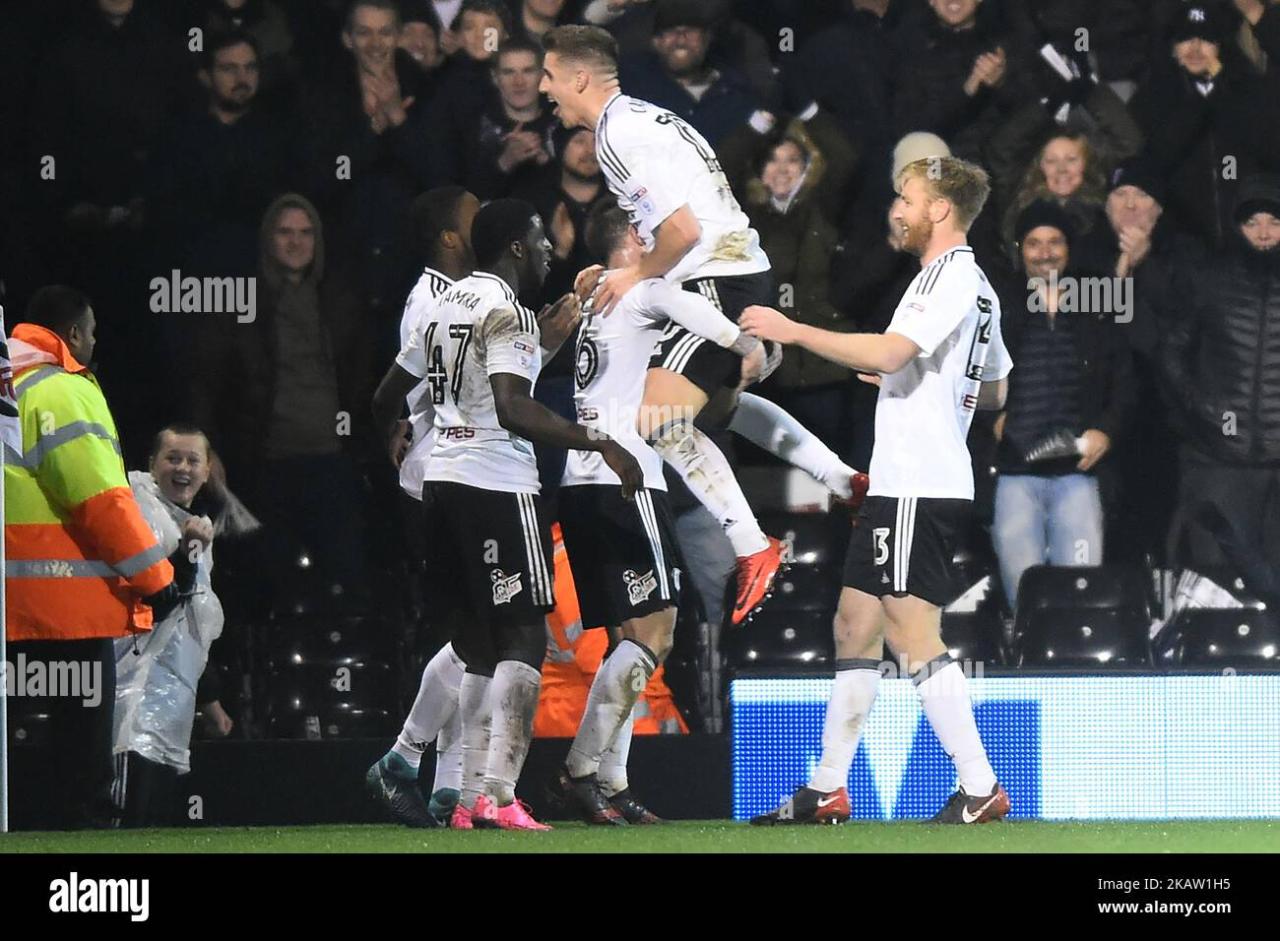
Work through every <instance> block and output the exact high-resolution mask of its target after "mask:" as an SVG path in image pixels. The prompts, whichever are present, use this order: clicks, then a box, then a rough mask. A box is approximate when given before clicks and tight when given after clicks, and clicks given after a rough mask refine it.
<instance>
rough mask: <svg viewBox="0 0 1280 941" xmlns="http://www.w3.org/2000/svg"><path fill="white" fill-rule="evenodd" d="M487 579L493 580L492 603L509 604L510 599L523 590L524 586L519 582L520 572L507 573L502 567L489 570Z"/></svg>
mask: <svg viewBox="0 0 1280 941" xmlns="http://www.w3.org/2000/svg"><path fill="white" fill-rule="evenodd" d="M489 580H490V581H492V582H493V603H494V604H495V605H499V604H510V603H511V599H512V598H514V597H515V596H516V595H518V594H520V592H522V591H523V590H524V586H523V585H521V584H520V573H519V572H516V573H515V574H514V575H507V574H506V573H505V572H503V571H502V569H493V570H492V571H491V572H489Z"/></svg>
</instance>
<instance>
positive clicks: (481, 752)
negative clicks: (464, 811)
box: [458, 673, 493, 807]
mask: <svg viewBox="0 0 1280 941" xmlns="http://www.w3.org/2000/svg"><path fill="white" fill-rule="evenodd" d="M492 685H493V677H491V676H481V675H480V674H478V673H467V674H465V675H464V676H463V677H462V687H461V689H460V690H459V692H458V711H459V712H461V713H462V787H461V788H460V789H459V790H461V791H462V797H461V801H462V804H463V806H465V807H474V806H475V803H476V798H477V797H479V796H480V795H481V794H483V793H484V792H485V791H484V773H485V770H486V768H487V767H488V765H489V733H490V730H491V729H492V725H491V721H492V713H491V711H490V709H489V688H490V687H491V686H492Z"/></svg>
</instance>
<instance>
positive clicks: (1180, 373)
mask: <svg viewBox="0 0 1280 941" xmlns="http://www.w3.org/2000/svg"><path fill="white" fill-rule="evenodd" d="M1242 190H1243V188H1242ZM1270 198H1271V200H1272V201H1273V203H1274V204H1275V205H1276V206H1280V187H1275V188H1274V189H1273V191H1272V193H1271V197H1270ZM1273 211H1276V210H1273ZM1183 285H1184V287H1185V289H1186V292H1187V293H1186V296H1185V297H1184V298H1183V303H1184V308H1183V310H1184V311H1185V314H1184V316H1181V317H1179V318H1177V319H1176V320H1175V321H1174V323H1173V326H1172V328H1171V329H1170V331H1169V333H1168V335H1167V338H1166V341H1165V344H1164V347H1163V349H1162V362H1163V365H1164V370H1165V374H1166V377H1167V379H1168V385H1169V388H1170V389H1171V390H1172V392H1173V394H1174V395H1175V396H1177V398H1178V404H1179V405H1180V406H1181V412H1182V417H1183V419H1184V421H1185V429H1186V430H1185V434H1186V437H1187V438H1188V440H1189V443H1190V444H1191V445H1192V446H1193V447H1196V448H1197V449H1199V450H1201V451H1203V452H1205V453H1206V454H1208V455H1211V456H1212V457H1213V458H1214V459H1216V460H1221V461H1223V462H1227V463H1232V464H1264V463H1275V462H1280V250H1275V249H1273V250H1272V251H1269V252H1265V253H1263V252H1258V251H1256V250H1255V249H1253V248H1252V246H1250V245H1249V244H1248V243H1247V242H1245V241H1244V238H1243V236H1242V235H1241V234H1240V232H1239V229H1238V228H1236V227H1233V229H1232V236H1231V238H1230V239H1229V242H1228V247H1227V249H1226V250H1225V251H1224V252H1222V253H1221V254H1220V255H1218V256H1217V257H1216V258H1214V259H1213V260H1212V261H1211V262H1209V263H1208V264H1206V265H1204V266H1202V267H1201V268H1200V269H1199V270H1198V271H1196V272H1195V276H1194V277H1191V278H1187V279H1185V281H1184V282H1183ZM1233 432H1234V433H1233Z"/></svg>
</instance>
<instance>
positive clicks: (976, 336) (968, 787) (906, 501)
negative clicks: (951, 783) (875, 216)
mask: <svg viewBox="0 0 1280 941" xmlns="http://www.w3.org/2000/svg"><path fill="white" fill-rule="evenodd" d="M896 184H897V187H898V193H899V197H898V200H897V202H896V203H895V208H894V211H893V213H892V215H891V219H892V222H893V224H894V225H896V226H897V227H898V229H899V232H900V234H901V237H902V241H903V248H904V250H906V251H910V252H912V253H914V254H917V255H919V256H920V260H921V265H922V268H921V271H920V273H919V274H918V275H917V276H916V278H915V280H914V281H912V283H911V286H910V287H909V288H908V289H907V292H906V294H904V295H903V297H902V300H901V301H900V302H899V304H898V308H897V310H896V312H895V313H894V316H893V321H892V322H891V323H890V324H889V327H888V329H887V331H886V332H885V333H884V334H837V333H831V332H830V331H826V330H820V329H817V328H815V327H808V326H803V325H799V324H795V323H793V322H792V321H790V320H788V319H787V318H786V317H784V316H783V315H782V314H780V313H779V312H778V311H776V310H772V309H769V308H763V307H761V308H752V309H750V310H748V311H746V313H745V314H744V315H743V318H742V326H743V328H744V329H745V330H747V331H748V332H750V333H753V334H754V335H756V336H759V337H762V338H767V339H772V340H777V341H778V342H780V343H794V344H798V345H799V346H802V347H803V348H804V349H806V350H809V351H811V352H813V353H815V354H817V355H819V356H824V357H826V358H828V359H831V360H833V361H834V362H838V363H842V364H844V365H846V366H849V367H851V368H853V369H857V370H860V371H863V372H866V373H875V374H878V375H879V377H880V379H879V385H880V396H879V399H878V402H877V405H876V443H875V449H874V450H873V452H872V455H871V488H870V491H869V492H868V495H867V499H866V501H865V502H864V503H863V506H862V509H861V511H860V513H859V515H858V525H857V527H856V528H855V530H854V533H853V537H852V539H851V541H850V544H849V554H848V558H847V561H846V564H845V571H844V584H845V587H844V590H843V591H842V592H841V595H840V604H839V608H838V610H837V613H836V619H835V639H836V676H835V684H834V686H833V688H832V692H831V697H830V699H828V701H827V715H826V721H825V724H824V727H823V734H822V758H821V760H820V761H819V763H818V767H817V768H816V769H815V770H814V772H813V776H812V777H811V778H810V780H809V782H808V784H807V786H805V787H801V788H800V789H799V790H797V791H796V792H795V793H794V794H793V795H792V796H791V797H789V798H787V799H786V800H785V801H784V802H783V803H782V805H781V806H780V807H778V808H777V809H776V810H774V811H772V812H771V813H768V814H763V815H761V816H760V817H757V818H755V819H753V820H752V823H759V824H774V823H838V822H841V821H842V820H845V819H848V817H849V815H850V804H849V797H848V793H847V791H846V789H845V784H846V782H847V781H848V777H849V769H850V767H851V765H852V763H853V757H854V753H855V751H856V750H857V747H858V740H859V737H860V735H861V731H862V728H863V725H864V724H865V722H866V719H867V716H868V714H869V713H870V711H871V707H872V704H873V703H874V702H875V697H876V691H877V688H878V684H879V680H880V675H881V673H880V667H881V663H882V661H883V657H884V645H885V643H886V642H887V643H888V645H889V647H890V649H891V650H892V651H893V653H894V654H895V655H896V656H897V657H898V658H899V659H900V660H904V661H906V663H907V664H908V665H909V666H908V669H909V671H910V672H911V675H912V680H913V682H914V683H915V685H916V689H917V691H918V692H919V694H920V698H921V701H922V704H923V706H924V712H925V716H926V717H927V718H928V720H929V723H930V725H931V726H932V727H933V730H934V732H935V733H936V734H937V736H938V740H939V741H940V742H941V743H942V747H943V748H944V749H945V750H946V752H947V754H948V755H950V756H951V758H952V760H953V762H954V763H955V766H956V772H957V776H958V778H959V787H958V788H957V790H956V792H955V794H953V795H952V797H951V799H950V800H949V801H948V802H947V804H946V806H945V807H943V808H942V809H941V810H940V811H939V812H938V814H937V815H936V816H935V817H934V818H933V820H934V821H935V822H938V823H957V824H968V823H986V822H988V821H991V820H999V819H1001V818H1002V817H1004V816H1005V815H1006V814H1007V813H1008V812H1009V808H1010V802H1009V796H1008V795H1007V794H1006V793H1005V790H1004V788H1002V787H1001V786H1000V784H999V782H998V781H997V780H996V776H995V772H994V771H993V770H992V768H991V763H990V761H989V760H988V759H987V754H986V749H985V748H984V747H983V744H982V739H981V738H980V737H979V736H978V730H977V726H976V724H975V722H974V718H973V705H972V703H971V702H970V700H969V695H968V684H967V681H966V679H965V676H964V673H963V671H962V670H961V669H960V665H959V664H957V663H956V662H954V661H953V660H952V659H951V656H950V654H948V653H947V648H946V646H945V645H944V644H943V642H942V636H941V611H942V607H943V606H945V605H947V604H949V603H950V602H951V601H953V600H954V598H955V595H956V587H955V586H954V585H953V583H952V579H951V559H952V556H953V553H954V551H955V548H956V543H957V538H958V537H959V535H960V534H961V533H962V532H963V531H964V529H965V528H966V526H967V525H968V521H969V518H970V513H971V508H972V505H973V469H972V464H971V462H970V457H969V450H968V447H967V445H966V440H965V439H966V436H967V434H968V430H969V425H970V423H971V421H972V419H973V412H974V410H975V409H977V408H1000V407H1001V406H1002V404H1003V401H1004V395H1005V388H1006V385H1007V383H1006V381H1005V380H1006V377H1007V376H1008V374H1009V371H1010V369H1011V368H1012V366H1013V363H1012V362H1011V360H1010V359H1009V354H1008V352H1007V351H1006V349H1005V346H1004V342H1003V340H1002V339H1001V334H1000V303H999V300H998V299H997V296H996V292H995V291H994V290H993V289H992V287H991V285H990V284H989V283H988V281H987V278H986V276H985V275H984V274H983V272H982V269H981V268H979V267H978V265H977V263H976V262H975V261H974V257H973V249H971V248H970V247H969V246H968V244H967V239H966V233H967V231H968V228H969V225H970V224H971V223H972V221H973V219H974V218H975V217H976V216H977V215H978V213H979V212H980V211H981V210H982V206H983V204H984V203H985V202H986V199H987V196H988V194H989V192H990V186H989V184H988V182H987V175H986V173H985V172H984V171H983V170H982V169H981V168H980V167H977V166H975V165H973V164H971V163H967V162H966V161H963V160H959V159H956V158H954V157H930V158H927V159H924V160H919V161H916V162H914V163H910V164H907V166H906V167H905V168H904V169H903V170H902V172H901V174H900V175H899V177H898V179H897V181H896Z"/></svg>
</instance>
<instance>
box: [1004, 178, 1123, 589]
mask: <svg viewBox="0 0 1280 941" xmlns="http://www.w3.org/2000/svg"><path fill="white" fill-rule="evenodd" d="M1074 228H1075V223H1074V221H1073V220H1072V218H1071V216H1070V215H1069V214H1068V213H1067V212H1066V211H1065V210H1064V209H1063V208H1062V207H1060V206H1059V205H1058V204H1057V203H1055V202H1052V201H1042V202H1036V203H1032V204H1031V205H1030V206H1028V207H1027V208H1026V209H1025V210H1023V212H1022V213H1021V215H1020V216H1019V217H1018V222H1017V226H1016V229H1015V233H1016V235H1017V237H1018V242H1019V250H1020V253H1021V260H1022V273H1023V274H1024V275H1025V276H1026V278H1027V279H1028V280H1027V281H1026V282H1025V283H1023V284H1017V283H1015V284H1011V285H1010V286H1009V287H1008V288H1006V289H1005V290H1003V291H1001V296H1000V310H1001V317H1000V328H1001V331H1002V332H1003V334H1004V340H1005V346H1007V347H1008V349H1009V355H1010V356H1011V357H1013V360H1014V362H1015V363H1016V364H1017V367H1016V368H1015V369H1014V372H1013V373H1012V374H1011V375H1010V377H1009V397H1008V400H1007V403H1006V405H1005V408H1004V410H1003V411H1002V412H1001V413H1000V415H999V417H998V418H997V419H996V424H995V434H996V440H997V442H998V445H997V450H996V467H997V470H998V471H999V478H998V480H997V482H996V498H995V520H994V523H993V526H992V531H991V533H992V540H993V542H994V544H995V549H996V555H997V557H998V558H999V560H1000V574H1001V581H1002V583H1003V585H1004V590H1005V597H1006V600H1007V601H1008V604H1009V608H1010V610H1012V609H1013V607H1014V604H1015V602H1016V599H1017V590H1018V582H1019V580H1020V578H1021V577H1022V573H1023V572H1024V571H1026V569H1027V568H1029V567H1030V566H1032V565H1039V564H1043V563H1048V564H1050V565H1100V564H1101V563H1102V561H1103V531H1104V527H1103V510H1102V491H1101V488H1100V486H1099V481H1098V476H1097V474H1098V472H1099V471H1101V470H1102V468H1101V467H1099V463H1100V462H1102V461H1103V460H1104V459H1105V458H1106V456H1107V455H1108V453H1109V452H1110V451H1111V448H1112V446H1113V444H1114V443H1115V441H1116V439H1117V437H1118V436H1119V435H1120V434H1121V433H1122V432H1124V431H1125V430H1126V428H1127V426H1128V424H1129V422H1130V420H1131V419H1132V416H1133V411H1134V407H1135V405H1136V399H1135V386H1134V381H1133V368H1132V354H1131V353H1130V351H1129V349H1128V346H1127V345H1126V344H1125V343H1124V339H1123V337H1122V336H1121V335H1120V333H1119V331H1118V329H1117V327H1116V325H1115V323H1114V320H1115V311H1114V310H1090V309H1086V308H1087V307H1088V306H1089V305H1088V304H1081V303H1078V301H1080V300H1082V299H1083V298H1084V297H1085V294H1084V292H1082V291H1077V292H1076V296H1075V298H1071V299H1070V301H1069V300H1068V299H1069V298H1070V295H1068V294H1067V293H1066V291H1065V290H1062V289H1060V288H1059V285H1058V282H1059V280H1060V279H1065V278H1067V277H1069V276H1070V275H1071V274H1072V273H1074V272H1073V269H1072V268H1071V263H1070V259H1071V246H1072V244H1073V235H1074ZM1063 283H1064V284H1065V281H1063ZM1055 437H1064V438H1065V441H1063V442H1060V444H1061V445H1062V446H1061V447H1060V448H1058V449H1057V450H1055V451H1054V452H1053V454H1054V455H1056V456H1050V455H1047V454H1045V453H1044V452H1045V451H1046V450H1047V449H1046V447H1045V445H1046V442H1048V441H1050V440H1052V439H1054V438H1055Z"/></svg>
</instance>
